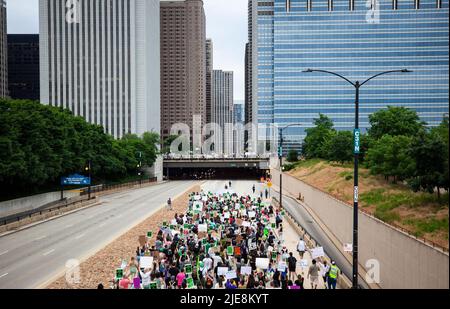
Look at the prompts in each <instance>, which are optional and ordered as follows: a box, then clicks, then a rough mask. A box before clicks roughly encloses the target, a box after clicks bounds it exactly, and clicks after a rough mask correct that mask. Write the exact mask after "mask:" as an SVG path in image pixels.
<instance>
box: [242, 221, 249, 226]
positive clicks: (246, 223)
mask: <svg viewBox="0 0 450 309" xmlns="http://www.w3.org/2000/svg"><path fill="white" fill-rule="evenodd" d="M242 226H243V227H250V222H248V221H243V222H242Z"/></svg>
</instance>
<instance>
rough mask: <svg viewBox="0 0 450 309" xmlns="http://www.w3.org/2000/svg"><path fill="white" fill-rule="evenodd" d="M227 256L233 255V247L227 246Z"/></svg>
mask: <svg viewBox="0 0 450 309" xmlns="http://www.w3.org/2000/svg"><path fill="white" fill-rule="evenodd" d="M227 254H228V255H233V254H234V248H233V246H228V248H227Z"/></svg>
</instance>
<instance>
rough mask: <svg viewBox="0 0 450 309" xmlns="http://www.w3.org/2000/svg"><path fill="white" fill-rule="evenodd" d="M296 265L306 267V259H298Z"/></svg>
mask: <svg viewBox="0 0 450 309" xmlns="http://www.w3.org/2000/svg"><path fill="white" fill-rule="evenodd" d="M298 266H300V267H302V268H306V267H308V260H300V261H299V262H298Z"/></svg>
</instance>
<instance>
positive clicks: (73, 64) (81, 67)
mask: <svg viewBox="0 0 450 309" xmlns="http://www.w3.org/2000/svg"><path fill="white" fill-rule="evenodd" d="M66 5H67V6H68V7H67V6H66ZM39 9H40V13H39V16H40V29H39V33H40V40H39V41H40V44H39V45H40V76H41V85H40V88H41V91H40V95H41V102H42V103H43V104H50V105H52V106H61V107H65V108H68V109H70V110H71V111H72V112H73V113H74V114H75V115H80V116H83V117H84V118H85V119H86V120H87V121H89V122H91V123H95V124H99V125H102V126H103V127H104V128H105V131H106V132H108V133H110V134H112V135H113V136H115V137H117V138H119V137H121V136H123V135H124V134H127V133H135V134H139V135H140V134H142V133H144V132H147V131H154V132H159V131H160V55H159V53H160V31H159V25H160V23H159V1H158V0H95V1H92V0H80V1H68V2H66V1H60V0H40V1H39Z"/></svg>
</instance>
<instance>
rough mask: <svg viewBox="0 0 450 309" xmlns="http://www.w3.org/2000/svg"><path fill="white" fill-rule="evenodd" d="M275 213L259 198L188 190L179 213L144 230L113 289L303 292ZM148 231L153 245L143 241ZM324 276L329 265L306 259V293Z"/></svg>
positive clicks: (118, 271)
mask: <svg viewBox="0 0 450 309" xmlns="http://www.w3.org/2000/svg"><path fill="white" fill-rule="evenodd" d="M229 186H230V187H231V182H230V183H229ZM226 189H228V185H227V186H226ZM253 190H254V188H253ZM168 204H169V203H168ZM168 207H170V208H171V207H172V205H171V201H170V205H168ZM283 215H284V213H283V212H281V211H279V210H278V209H276V208H274V207H273V205H271V203H267V202H263V200H262V198H261V197H258V198H254V197H253V198H252V197H250V196H238V195H237V194H235V193H230V192H228V191H227V190H225V191H224V192H222V193H221V194H213V193H211V192H203V191H202V192H194V193H192V194H191V195H190V199H189V204H188V205H187V211H186V213H184V214H175V215H174V217H173V219H172V220H170V222H163V223H162V224H161V226H160V227H159V230H158V231H149V234H148V235H147V236H148V237H147V238H146V240H145V243H141V245H140V246H139V247H137V249H136V252H135V256H133V257H131V259H130V260H129V261H123V263H122V265H121V266H120V268H118V269H116V276H115V278H114V285H113V287H114V288H119V289H267V288H273V289H304V288H305V287H304V285H305V278H304V277H303V276H302V275H300V274H298V272H297V268H298V262H297V259H296V258H295V257H294V255H293V253H292V252H289V251H288V249H287V248H286V246H285V245H284V240H283ZM153 232H156V241H154V242H152V243H150V239H154V238H153V237H152V236H153V234H152V233H153ZM297 250H298V251H299V254H301V256H302V255H303V253H304V251H305V250H306V246H305V244H304V242H303V240H302V239H300V241H299V244H298V247H297ZM329 271H330V266H329V265H326V263H325V264H322V263H318V264H317V263H316V261H315V260H313V264H312V265H311V266H310V267H309V268H308V271H307V275H306V276H308V277H309V279H310V282H311V288H317V285H318V280H319V276H322V277H323V278H324V280H325V281H326V280H327V278H326V277H327V276H329ZM334 287H335V285H334Z"/></svg>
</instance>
